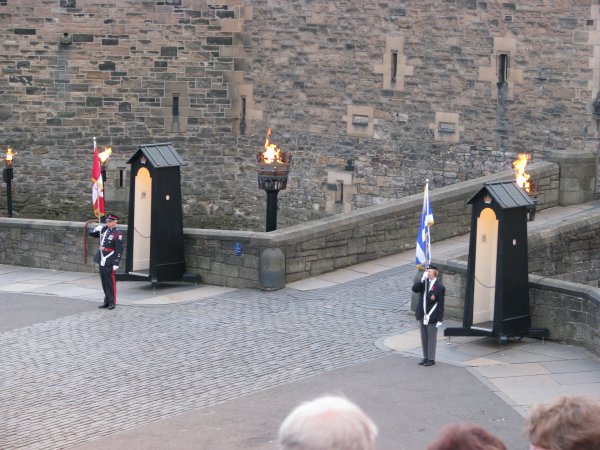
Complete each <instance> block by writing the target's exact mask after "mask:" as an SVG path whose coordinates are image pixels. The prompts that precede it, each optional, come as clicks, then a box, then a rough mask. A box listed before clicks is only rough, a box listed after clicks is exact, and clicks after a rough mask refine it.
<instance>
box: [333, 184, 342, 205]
mask: <svg viewBox="0 0 600 450" xmlns="http://www.w3.org/2000/svg"><path fill="white" fill-rule="evenodd" d="M335 202H336V203H338V204H341V203H344V182H343V181H341V180H337V181H336V182H335Z"/></svg>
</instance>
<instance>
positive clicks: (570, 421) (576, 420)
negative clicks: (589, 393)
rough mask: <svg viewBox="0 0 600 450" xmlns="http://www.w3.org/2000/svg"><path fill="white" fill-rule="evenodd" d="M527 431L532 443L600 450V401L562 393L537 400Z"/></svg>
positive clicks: (573, 449) (565, 449)
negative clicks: (559, 395) (547, 401)
mask: <svg viewBox="0 0 600 450" xmlns="http://www.w3.org/2000/svg"><path fill="white" fill-rule="evenodd" d="M525 431H526V432H527V433H528V434H529V440H530V441H531V443H532V444H534V445H537V446H539V447H545V448H547V449H548V450H600V402H598V401H596V400H593V399H591V398H588V397H582V396H562V397H559V398H557V399H556V400H554V401H552V402H549V403H546V404H537V405H535V406H534V407H533V408H532V410H531V414H530V416H529V419H528V420H527V424H526V426H525Z"/></svg>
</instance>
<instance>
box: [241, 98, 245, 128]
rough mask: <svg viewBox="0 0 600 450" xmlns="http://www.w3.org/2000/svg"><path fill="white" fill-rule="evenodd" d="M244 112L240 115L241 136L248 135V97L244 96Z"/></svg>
mask: <svg viewBox="0 0 600 450" xmlns="http://www.w3.org/2000/svg"><path fill="white" fill-rule="evenodd" d="M241 99H242V112H241V115H240V134H241V135H245V134H246V96H245V95H242V97H241Z"/></svg>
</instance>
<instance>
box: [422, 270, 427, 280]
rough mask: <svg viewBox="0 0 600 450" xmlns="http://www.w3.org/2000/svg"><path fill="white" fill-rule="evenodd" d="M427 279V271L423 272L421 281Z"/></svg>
mask: <svg viewBox="0 0 600 450" xmlns="http://www.w3.org/2000/svg"><path fill="white" fill-rule="evenodd" d="M426 279H427V271H425V272H423V276H422V277H421V281H425V280H426Z"/></svg>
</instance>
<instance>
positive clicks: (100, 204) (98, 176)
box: [92, 138, 104, 219]
mask: <svg viewBox="0 0 600 450" xmlns="http://www.w3.org/2000/svg"><path fill="white" fill-rule="evenodd" d="M92 205H93V207H94V214H95V215H96V217H98V219H99V218H100V217H102V216H104V183H103V180H102V169H101V166H100V157H99V156H98V147H96V138H94V163H93V165H92Z"/></svg>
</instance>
